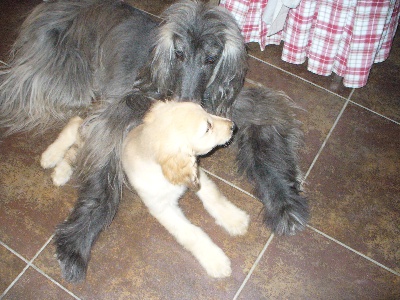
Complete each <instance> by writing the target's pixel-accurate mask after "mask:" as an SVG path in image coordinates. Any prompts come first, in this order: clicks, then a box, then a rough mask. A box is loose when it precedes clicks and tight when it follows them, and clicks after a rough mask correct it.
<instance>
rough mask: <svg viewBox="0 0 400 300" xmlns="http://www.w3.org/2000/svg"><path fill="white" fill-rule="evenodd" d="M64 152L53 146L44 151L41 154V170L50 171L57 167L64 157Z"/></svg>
mask: <svg viewBox="0 0 400 300" xmlns="http://www.w3.org/2000/svg"><path fill="white" fill-rule="evenodd" d="M64 154H65V152H64V151H62V150H61V149H58V147H57V146H56V145H54V144H51V145H50V146H49V147H48V148H47V149H46V151H44V152H43V153H42V157H41V159H40V165H41V166H42V168H43V169H50V168H53V167H54V166H55V165H57V164H58V163H59V162H60V161H61V160H62V159H63V157H64Z"/></svg>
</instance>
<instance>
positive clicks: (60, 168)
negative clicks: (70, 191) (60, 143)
mask: <svg viewBox="0 0 400 300" xmlns="http://www.w3.org/2000/svg"><path fill="white" fill-rule="evenodd" d="M72 173H73V169H72V167H71V166H70V165H69V164H68V163H67V162H66V161H65V160H63V161H62V162H60V163H59V164H58V165H57V166H56V167H55V168H54V171H53V174H51V178H52V179H53V184H54V185H55V186H62V185H64V184H66V183H67V182H68V180H69V179H70V178H71V176H72Z"/></svg>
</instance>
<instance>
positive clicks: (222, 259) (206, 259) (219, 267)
mask: <svg viewBox="0 0 400 300" xmlns="http://www.w3.org/2000/svg"><path fill="white" fill-rule="evenodd" d="M200 263H201V265H202V266H203V267H204V269H205V270H206V271H207V274H208V275H210V276H211V277H214V278H225V277H229V276H230V275H231V274H232V269H231V261H230V260H229V258H228V257H227V256H226V255H225V253H224V252H223V251H222V250H221V249H220V248H218V247H216V246H215V247H212V248H210V249H208V250H206V252H205V253H204V255H203V256H202V258H201V260H200Z"/></svg>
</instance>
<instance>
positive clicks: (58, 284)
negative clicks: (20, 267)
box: [31, 264, 81, 300]
mask: <svg viewBox="0 0 400 300" xmlns="http://www.w3.org/2000/svg"><path fill="white" fill-rule="evenodd" d="M31 267H32V268H34V269H35V270H36V271H37V272H39V273H40V274H42V275H43V276H44V277H46V278H47V279H48V280H50V281H51V282H52V283H54V284H55V285H57V286H58V287H59V288H61V289H62V290H64V291H65V292H66V293H68V294H69V295H71V296H72V297H74V298H75V299H77V300H81V299H80V298H79V297H78V296H76V295H75V294H74V293H72V292H71V291H70V290H68V289H67V288H66V287H64V286H63V285H62V284H61V283H59V282H58V281H56V280H55V279H53V278H52V277H50V275H47V274H46V273H45V272H44V271H43V270H41V269H40V268H39V267H37V266H35V265H33V264H32V265H31Z"/></svg>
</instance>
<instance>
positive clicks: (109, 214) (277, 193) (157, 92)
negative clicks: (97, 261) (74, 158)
mask: <svg viewBox="0 0 400 300" xmlns="http://www.w3.org/2000/svg"><path fill="white" fill-rule="evenodd" d="M163 18H164V21H163V22H162V23H161V25H158V24H157V22H154V20H153V19H152V18H150V17H149V16H147V15H145V14H143V13H141V12H140V11H138V10H136V9H134V8H132V7H130V6H129V5H127V4H125V3H123V2H120V1H113V0H105V1H100V0H81V1H77V0H76V1H66V0H59V1H57V0H54V1H48V2H46V3H42V4H40V5H39V6H38V7H37V8H36V9H35V10H34V11H33V12H32V14H31V15H30V16H29V17H28V18H27V20H26V21H25V22H24V24H23V26H22V29H21V33H20V35H19V37H18V39H17V41H16V42H15V44H14V46H13V48H12V54H13V56H12V59H11V61H10V63H9V68H7V69H5V70H4V71H3V72H2V73H1V74H0V126H2V127H6V128H7V132H6V134H11V133H13V132H17V131H22V130H30V129H32V128H38V127H39V128H46V127H47V126H48V124H50V123H51V122H53V121H54V120H63V119H65V118H66V117H69V116H70V115H72V114H86V113H87V112H88V113H89V116H88V118H87V120H86V122H85V124H84V125H83V127H82V134H83V136H84V137H85V139H86V143H85V144H84V147H83V148H82V149H81V152H80V154H79V158H78V173H79V183H80V187H79V197H78V200H77V202H76V204H75V207H74V209H73V211H72V212H71V214H70V216H69V217H68V219H67V220H66V221H65V222H63V223H62V224H60V225H59V226H58V227H57V230H56V235H55V244H56V248H57V257H58V259H59V261H60V265H61V268H62V272H63V276H64V277H65V278H66V279H67V280H69V281H79V280H82V279H84V278H85V275H86V270H87V265H88V262H89V259H90V250H91V248H92V245H93V243H94V242H95V241H96V239H97V237H98V235H99V233H100V232H101V230H103V228H104V227H106V226H107V225H108V224H109V223H110V222H111V221H112V219H113V217H114V215H115V213H116V212H117V209H118V205H119V201H120V199H121V189H122V184H123V182H124V180H123V172H122V168H121V161H120V158H121V149H122V144H123V141H124V138H125V136H126V134H127V132H128V131H129V130H130V129H131V128H133V127H134V126H137V125H138V124H140V122H141V120H142V117H143V115H144V114H145V113H146V111H147V109H148V107H149V106H150V104H151V103H152V102H153V101H155V100H161V99H165V98H168V97H174V98H176V99H178V100H181V101H194V102H198V103H201V104H202V106H203V107H204V108H206V109H207V110H208V111H209V112H210V113H214V114H218V115H221V116H227V117H231V118H232V119H233V121H234V122H235V123H236V124H237V125H238V132H237V134H236V137H235V139H236V141H237V143H236V145H237V146H238V156H237V160H238V166H239V171H240V172H242V173H243V174H245V175H246V176H247V178H248V179H249V180H250V181H251V182H252V183H253V184H254V187H255V194H256V195H257V196H258V197H259V199H260V201H262V203H263V204H264V207H265V223H266V225H267V226H268V227H270V228H271V229H272V230H273V231H274V232H275V233H277V234H294V233H295V232H297V231H298V230H301V229H303V228H304V226H305V224H306V222H307V218H308V207H307V200H306V199H305V198H304V197H302V196H301V195H300V173H299V168H298V162H297V156H296V150H297V148H296V145H297V141H298V140H299V138H300V131H299V124H298V122H296V121H295V119H294V115H293V109H294V107H293V105H292V104H291V103H290V101H288V98H287V97H286V96H284V95H283V94H281V93H276V92H274V91H272V90H268V89H249V90H246V89H244V90H243V91H242V92H240V91H241V89H242V86H243V80H244V77H245V74H246V69H247V62H246V60H247V53H246V51H245V45H244V42H243V38H242V36H241V33H240V30H239V28H238V26H237V25H236V23H235V20H234V18H233V17H232V16H231V15H230V14H229V13H228V12H227V11H225V10H224V9H222V8H220V7H211V6H207V5H205V4H203V3H198V2H195V1H183V2H178V3H176V4H173V5H172V6H171V7H170V8H168V9H167V10H166V11H165V13H164V14H163ZM239 92H240V94H239ZM96 100H97V103H98V106H100V109H99V110H97V109H94V108H93V106H92V105H91V103H92V101H96ZM91 110H93V111H91Z"/></svg>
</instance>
